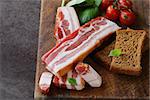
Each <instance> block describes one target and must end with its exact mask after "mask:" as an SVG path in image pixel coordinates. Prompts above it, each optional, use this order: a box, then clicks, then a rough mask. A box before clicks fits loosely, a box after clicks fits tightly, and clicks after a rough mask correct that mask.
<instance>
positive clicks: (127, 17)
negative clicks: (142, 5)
mask: <svg viewBox="0 0 150 100" xmlns="http://www.w3.org/2000/svg"><path fill="white" fill-rule="evenodd" d="M119 20H120V23H121V24H122V25H126V26H131V25H133V24H134V22H135V20H136V16H135V14H134V13H133V12H132V11H130V10H122V11H121V14H120V17H119Z"/></svg>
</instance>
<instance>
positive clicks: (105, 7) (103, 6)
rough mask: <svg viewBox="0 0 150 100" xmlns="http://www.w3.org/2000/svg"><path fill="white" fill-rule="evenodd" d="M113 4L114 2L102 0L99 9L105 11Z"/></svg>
mask: <svg viewBox="0 0 150 100" xmlns="http://www.w3.org/2000/svg"><path fill="white" fill-rule="evenodd" d="M113 2H114V0H102V3H101V5H100V8H101V9H102V10H106V9H107V7H108V6H109V5H112V4H113Z"/></svg>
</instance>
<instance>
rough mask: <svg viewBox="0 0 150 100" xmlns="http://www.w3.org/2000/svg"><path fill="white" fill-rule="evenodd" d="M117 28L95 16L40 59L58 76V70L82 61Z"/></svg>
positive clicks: (117, 27) (115, 25) (113, 24)
mask: <svg viewBox="0 0 150 100" xmlns="http://www.w3.org/2000/svg"><path fill="white" fill-rule="evenodd" d="M118 29H120V27H119V26H118V25H117V24H115V23H114V22H111V21H109V20H108V19H106V18H104V17H97V18H95V19H93V20H91V21H90V22H88V23H86V24H85V25H83V26H81V27H80V28H78V29H77V30H76V31H75V32H73V33H71V34H69V35H68V36H67V37H66V38H64V39H63V40H62V41H61V42H60V43H58V44H57V45H56V46H55V47H54V48H52V49H51V50H50V51H48V52H47V53H46V54H45V55H44V56H43V57H42V60H43V62H45V63H46V64H47V69H48V70H49V71H51V72H52V73H53V74H54V75H58V76H59V72H60V71H63V69H64V68H65V67H68V66H72V65H73V64H74V63H77V62H78V61H82V60H83V59H84V58H85V57H86V56H87V55H88V54H89V53H90V52H92V51H93V50H94V49H95V48H96V47H97V46H98V45H100V44H99V43H102V42H103V41H104V40H105V39H106V38H107V37H109V36H110V35H111V34H112V33H113V32H115V31H116V30H118ZM60 48H61V49H60ZM52 58H53V59H52ZM65 74H66V73H65Z"/></svg>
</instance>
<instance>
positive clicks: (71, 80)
mask: <svg viewBox="0 0 150 100" xmlns="http://www.w3.org/2000/svg"><path fill="white" fill-rule="evenodd" d="M68 82H69V83H70V84H71V85H77V82H76V80H75V79H74V78H68Z"/></svg>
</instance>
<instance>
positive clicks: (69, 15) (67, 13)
mask: <svg viewBox="0 0 150 100" xmlns="http://www.w3.org/2000/svg"><path fill="white" fill-rule="evenodd" d="M79 27H80V23H79V20H78V16H77V14H76V12H75V9H74V8H73V7H59V8H58V9H57V15H56V22H55V29H54V36H55V38H56V40H57V43H59V42H60V41H61V40H63V39H64V38H65V37H66V36H67V35H69V34H71V33H72V32H74V31H75V30H76V29H78V28H79Z"/></svg>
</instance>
